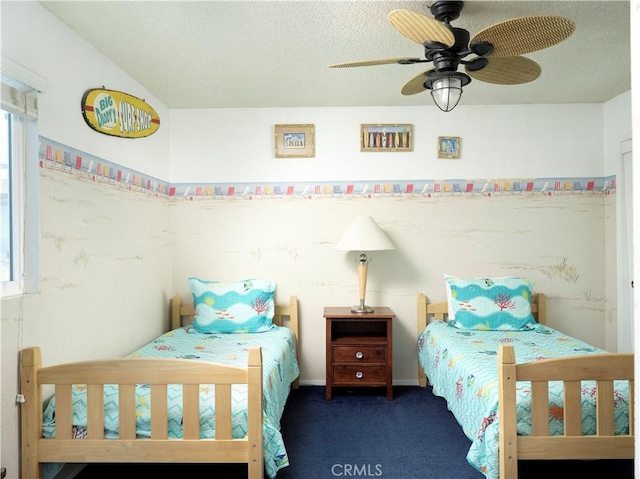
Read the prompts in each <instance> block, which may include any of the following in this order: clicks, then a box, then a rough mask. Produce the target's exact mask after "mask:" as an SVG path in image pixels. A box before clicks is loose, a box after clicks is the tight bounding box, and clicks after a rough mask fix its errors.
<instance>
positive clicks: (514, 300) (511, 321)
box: [445, 274, 536, 331]
mask: <svg viewBox="0 0 640 479" xmlns="http://www.w3.org/2000/svg"><path fill="white" fill-rule="evenodd" d="M445 282H446V284H447V302H448V307H449V324H450V325H451V326H454V327H456V328H459V329H480V330H505V331H521V330H530V329H534V328H535V326H536V321H535V319H534V317H533V314H531V298H532V292H533V286H534V283H535V282H534V280H532V279H530V278H521V277H513V276H509V277H501V278H461V277H458V276H450V275H447V274H445Z"/></svg>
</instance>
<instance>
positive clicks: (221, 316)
mask: <svg viewBox="0 0 640 479" xmlns="http://www.w3.org/2000/svg"><path fill="white" fill-rule="evenodd" d="M188 283H189V289H190V290H191V295H192V296H193V305H194V308H195V315H194V317H193V327H194V328H195V330H196V331H198V332H200V333H207V334H208V333H261V332H264V331H268V330H269V329H271V328H272V327H273V314H274V308H275V303H274V295H275V291H276V284H275V283H274V282H272V281H267V280H263V279H245V280H242V281H232V282H223V281H206V280H202V279H198V278H193V277H192V278H189V280H188Z"/></svg>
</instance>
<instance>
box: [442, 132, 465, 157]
mask: <svg viewBox="0 0 640 479" xmlns="http://www.w3.org/2000/svg"><path fill="white" fill-rule="evenodd" d="M438 158H443V159H453V160H457V159H458V158H460V137H459V136H439V137H438Z"/></svg>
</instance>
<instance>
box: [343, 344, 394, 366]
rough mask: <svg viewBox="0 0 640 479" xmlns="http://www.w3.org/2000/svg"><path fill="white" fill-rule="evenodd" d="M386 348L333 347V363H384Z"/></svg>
mask: <svg viewBox="0 0 640 479" xmlns="http://www.w3.org/2000/svg"><path fill="white" fill-rule="evenodd" d="M386 353H387V347H386V346H334V347H333V362H334V363H384V362H385V360H386Z"/></svg>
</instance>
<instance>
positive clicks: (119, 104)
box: [82, 88, 160, 138]
mask: <svg viewBox="0 0 640 479" xmlns="http://www.w3.org/2000/svg"><path fill="white" fill-rule="evenodd" d="M82 116H83V117H84V120H85V121H86V122H87V125H89V126H90V127H91V128H93V129H94V130H95V131H97V132H99V133H104V134H105V135H111V136H118V137H121V138H144V137H145V136H149V135H153V134H154V133H155V132H156V131H158V128H160V117H159V116H158V114H157V113H156V111H155V110H154V109H153V108H152V107H151V106H149V105H148V104H147V103H146V102H145V101H144V100H141V99H140V98H137V97H135V96H133V95H129V94H128V93H123V92H121V91H115V90H105V89H101V88H94V89H91V90H87V91H86V92H85V93H84V95H83V96H82Z"/></svg>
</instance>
